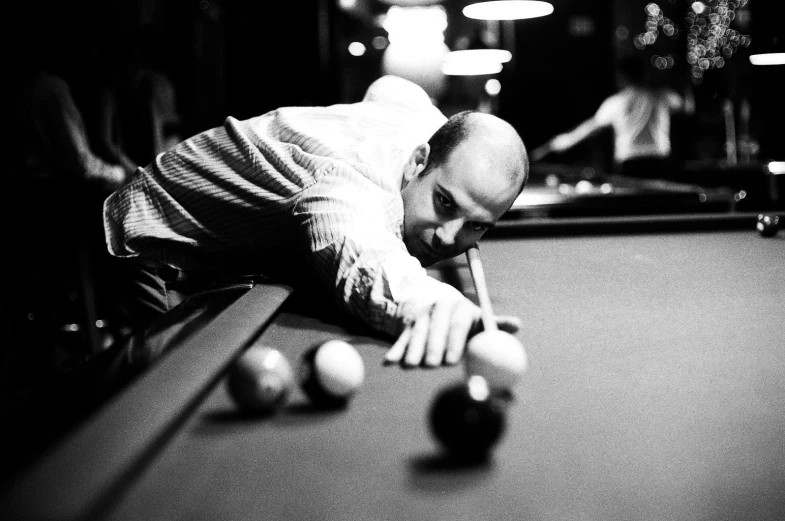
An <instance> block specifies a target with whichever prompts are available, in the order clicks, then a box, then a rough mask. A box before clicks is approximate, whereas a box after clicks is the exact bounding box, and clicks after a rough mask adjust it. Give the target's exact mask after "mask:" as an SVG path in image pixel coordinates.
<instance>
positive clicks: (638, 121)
mask: <svg viewBox="0 0 785 521" xmlns="http://www.w3.org/2000/svg"><path fill="white" fill-rule="evenodd" d="M618 81H619V84H620V86H621V90H619V92H617V93H616V94H613V95H612V96H610V97H608V98H607V99H605V101H603V103H602V104H601V105H600V107H599V109H598V110H597V112H596V113H595V114H594V115H593V116H592V117H590V118H589V119H587V120H585V121H584V122H582V123H581V124H579V125H578V126H577V127H575V128H574V129H572V130H570V131H569V132H565V133H563V134H558V135H557V136H554V137H553V138H552V139H551V140H550V141H548V142H547V143H545V144H544V145H541V146H540V147H538V148H537V149H535V150H534V151H532V153H531V158H532V161H540V160H541V159H543V158H544V157H545V156H546V155H548V154H550V153H553V152H557V153H559V152H565V151H567V150H569V149H570V148H572V147H574V146H575V145H577V144H578V143H580V142H582V141H584V140H585V139H587V138H589V137H591V136H594V135H595V134H597V133H598V132H600V131H602V130H603V129H606V128H612V129H613V135H614V151H613V158H614V163H615V164H616V169H617V172H618V173H620V174H622V175H626V176H632V177H642V178H664V177H668V174H669V172H670V164H669V162H670V158H671V136H670V133H671V116H672V114H673V113H676V112H684V113H687V114H692V113H693V112H694V110H695V109H694V100H693V99H692V97H691V96H689V97H687V99H685V98H682V97H681V96H680V95H678V94H677V93H676V92H674V91H673V90H671V89H669V88H666V87H661V86H655V85H654V84H653V82H652V81H651V75H650V74H649V67H648V66H647V64H646V63H645V62H644V61H642V60H641V59H640V58H638V57H636V56H629V57H626V58H623V59H622V60H621V62H620V63H619V77H618Z"/></svg>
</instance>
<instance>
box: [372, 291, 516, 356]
mask: <svg viewBox="0 0 785 521" xmlns="http://www.w3.org/2000/svg"><path fill="white" fill-rule="evenodd" d="M496 321H497V324H498V327H499V329H502V330H504V331H507V332H508V333H516V332H517V331H518V329H520V320H519V319H518V318H515V317H497V318H496ZM480 330H481V324H480V308H479V307H477V306H476V305H475V304H474V303H472V302H471V301H470V300H468V299H467V298H465V297H463V296H461V297H460V298H458V299H455V298H444V299H440V300H437V301H436V302H435V303H434V304H433V306H432V307H430V308H428V309H426V310H424V311H423V312H421V313H420V314H419V315H418V316H417V317H415V318H414V320H413V321H412V322H411V323H409V324H408V325H407V326H406V328H405V329H404V330H403V332H402V333H401V335H400V336H399V337H398V340H396V341H395V343H394V344H393V346H392V347H391V348H390V350H389V351H387V354H386V356H385V357H384V361H385V363H386V364H397V363H400V364H401V365H403V366H404V367H417V366H421V365H422V366H425V367H438V366H440V365H442V364H445V365H455V364H457V363H458V362H459V361H460V359H461V357H462V356H463V351H464V348H465V347H466V343H467V342H468V340H469V338H471V336H472V335H474V334H476V333H477V332H479V331H480Z"/></svg>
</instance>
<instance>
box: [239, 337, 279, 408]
mask: <svg viewBox="0 0 785 521" xmlns="http://www.w3.org/2000/svg"><path fill="white" fill-rule="evenodd" d="M226 383H227V387H228V390H229V394H230V396H231V397H232V399H233V400H234V402H235V403H236V404H237V405H238V406H239V408H240V409H241V410H242V411H244V412H248V413H253V414H271V413H274V412H276V411H277V410H278V409H279V408H281V407H282V406H283V405H284V404H285V403H286V401H287V400H288V399H289V395H290V393H291V390H292V389H293V388H294V371H293V369H292V366H291V365H290V364H289V361H288V360H287V359H286V357H285V356H284V355H283V353H281V352H280V351H278V350H276V349H273V348H271V347H267V346H264V345H261V344H257V345H253V346H251V347H249V348H248V349H247V350H246V351H245V352H244V353H243V354H242V355H240V357H239V358H238V359H237V360H235V361H234V363H233V364H232V365H231V367H230V368H229V372H228V375H227V380H226Z"/></svg>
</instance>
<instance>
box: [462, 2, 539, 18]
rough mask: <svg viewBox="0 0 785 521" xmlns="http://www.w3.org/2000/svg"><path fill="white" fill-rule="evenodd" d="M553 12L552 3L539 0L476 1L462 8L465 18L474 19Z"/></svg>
mask: <svg viewBox="0 0 785 521" xmlns="http://www.w3.org/2000/svg"><path fill="white" fill-rule="evenodd" d="M552 12H553V5H551V4H549V3H548V2H541V1H540V0H492V1H489V2H477V3H474V4H469V5H467V6H466V7H464V8H463V14H464V16H466V17H467V18H474V19H476V20H523V19H525V18H538V17H540V16H547V15H549V14H551V13H552Z"/></svg>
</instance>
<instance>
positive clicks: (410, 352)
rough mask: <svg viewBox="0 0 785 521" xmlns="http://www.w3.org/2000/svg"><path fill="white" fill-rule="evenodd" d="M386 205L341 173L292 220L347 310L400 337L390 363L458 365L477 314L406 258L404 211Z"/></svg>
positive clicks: (360, 181)
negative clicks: (400, 232) (398, 227)
mask: <svg viewBox="0 0 785 521" xmlns="http://www.w3.org/2000/svg"><path fill="white" fill-rule="evenodd" d="M387 197H388V198H389V197H390V196H389V194H387ZM384 199H385V197H384V195H383V194H382V192H381V190H380V189H379V188H378V187H375V186H374V185H372V184H371V183H370V182H368V181H367V179H365V178H363V177H362V176H359V175H358V174H356V173H352V172H351V171H349V170H348V169H347V170H345V171H342V169H337V168H336V170H335V171H334V172H332V173H329V174H326V175H325V177H324V178H323V179H322V180H320V181H319V183H318V184H317V185H316V186H314V187H313V188H311V189H308V190H306V193H305V194H304V196H303V197H302V199H301V200H300V201H299V203H298V205H297V209H296V212H295V213H296V214H297V215H298V216H299V217H300V218H301V219H302V220H303V225H304V230H305V231H306V237H307V240H308V241H309V242H310V243H309V245H308V248H309V250H310V254H309V256H310V262H311V266H312V268H313V269H314V271H315V272H316V274H317V277H318V279H319V280H320V281H321V282H322V283H323V284H324V286H325V288H326V289H327V290H328V291H330V292H332V293H333V296H334V297H335V300H336V301H337V302H338V303H339V305H340V306H341V307H342V308H343V309H344V310H345V311H347V312H349V313H350V314H351V315H353V316H354V317H356V318H358V319H360V320H362V321H363V322H365V323H366V324H368V325H370V326H371V327H372V328H374V329H376V330H377V331H380V332H384V333H387V334H390V335H393V336H397V337H398V341H397V342H396V343H395V344H394V346H393V349H391V351H390V353H389V354H388V358H387V360H388V361H389V362H401V363H403V365H404V366H410V367H413V366H419V365H425V366H428V367H435V366H438V365H441V364H455V363H457V362H458V361H459V360H460V359H461V356H462V355H463V350H464V347H465V345H466V342H467V340H468V338H469V337H470V336H471V335H472V334H473V333H476V332H477V331H478V330H479V321H480V310H479V308H478V307H477V306H476V305H475V304H474V303H473V302H471V301H470V300H469V299H467V298H466V297H465V296H464V295H463V294H462V293H461V292H460V291H458V290H457V289H455V288H454V287H452V286H450V285H448V284H445V283H442V282H440V281H437V280H436V279H434V278H433V277H430V276H428V274H427V272H426V270H425V269H424V268H423V267H422V266H421V265H420V263H419V261H417V259H415V258H414V257H412V256H411V255H409V253H408V251H406V247H405V246H404V244H403V241H402V240H401V238H400V237H398V236H397V235H396V234H395V233H394V227H395V223H396V222H398V223H400V218H401V214H400V211H398V212H397V214H398V215H396V210H395V205H394V204H391V201H390V200H389V199H388V201H387V203H385V202H384ZM385 207H389V209H387V210H385ZM507 329H508V330H511V331H514V330H516V329H517V327H512V328H510V327H508V328H507Z"/></svg>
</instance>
